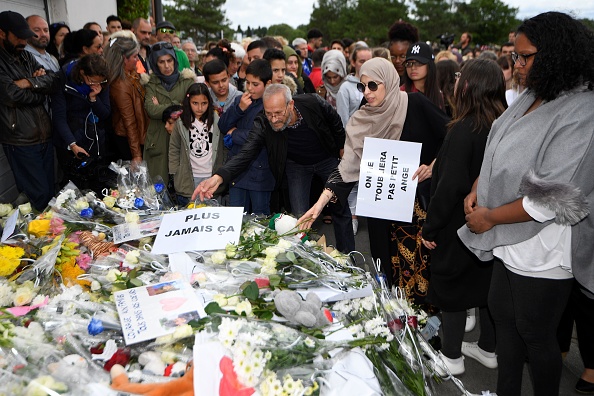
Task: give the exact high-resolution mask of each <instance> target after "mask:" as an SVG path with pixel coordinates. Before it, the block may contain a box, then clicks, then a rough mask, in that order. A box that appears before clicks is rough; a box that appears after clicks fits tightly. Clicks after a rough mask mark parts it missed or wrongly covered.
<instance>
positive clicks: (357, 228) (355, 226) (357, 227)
mask: <svg viewBox="0 0 594 396" xmlns="http://www.w3.org/2000/svg"><path fill="white" fill-rule="evenodd" d="M357 231H359V220H357V219H353V235H357Z"/></svg>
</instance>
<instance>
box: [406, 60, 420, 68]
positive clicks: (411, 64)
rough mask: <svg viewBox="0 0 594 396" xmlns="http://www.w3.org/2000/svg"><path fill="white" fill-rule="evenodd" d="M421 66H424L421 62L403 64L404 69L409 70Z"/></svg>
mask: <svg viewBox="0 0 594 396" xmlns="http://www.w3.org/2000/svg"><path fill="white" fill-rule="evenodd" d="M421 66H425V64H423V63H421V62H417V61H408V62H404V67H406V68H407V69H410V68H412V67H421Z"/></svg>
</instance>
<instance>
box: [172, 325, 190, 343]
mask: <svg viewBox="0 0 594 396" xmlns="http://www.w3.org/2000/svg"><path fill="white" fill-rule="evenodd" d="M192 334H194V329H192V326H190V325H189V324H185V325H181V326H177V328H176V329H175V331H174V332H173V338H174V339H180V338H186V337H190V336H191V335H192Z"/></svg>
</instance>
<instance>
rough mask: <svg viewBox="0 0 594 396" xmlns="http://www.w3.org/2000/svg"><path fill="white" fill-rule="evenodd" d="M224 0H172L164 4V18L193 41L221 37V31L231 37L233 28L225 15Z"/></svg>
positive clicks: (204, 40) (205, 40)
mask: <svg viewBox="0 0 594 396" xmlns="http://www.w3.org/2000/svg"><path fill="white" fill-rule="evenodd" d="M225 1H226V0H174V1H173V4H172V5H165V6H164V10H163V12H164V16H165V19H166V20H168V21H170V22H171V23H173V24H174V25H175V27H176V29H177V30H178V31H179V32H183V33H184V37H191V38H192V39H193V40H194V41H195V42H207V41H209V40H217V39H220V38H221V31H223V34H224V36H225V37H227V38H232V37H233V33H234V31H233V29H232V28H231V27H230V23H229V20H228V19H227V17H226V16H225V11H224V10H223V6H224V5H225Z"/></svg>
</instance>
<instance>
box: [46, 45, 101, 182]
mask: <svg viewBox="0 0 594 396" xmlns="http://www.w3.org/2000/svg"><path fill="white" fill-rule="evenodd" d="M108 75H109V70H108V68H107V64H106V63H105V60H104V59H103V57H102V56H101V55H98V54H90V55H85V56H83V57H82V58H80V59H79V60H76V61H72V62H70V63H68V64H67V65H64V66H63V67H62V71H61V77H62V89H61V90H60V91H59V92H57V93H55V94H53V95H52V96H51V105H52V125H53V130H54V145H55V146H56V153H57V156H58V161H59V163H60V165H61V166H62V168H63V170H64V174H65V179H64V180H65V181H68V179H70V180H72V181H73V182H74V183H75V184H76V185H77V187H79V188H81V189H84V188H93V189H95V187H97V188H98V190H99V191H100V190H101V188H102V187H101V186H98V185H95V183H94V182H93V181H92V180H87V179H85V178H84V177H83V176H84V175H83V174H82V173H81V172H80V171H79V169H77V167H78V165H80V160H85V159H93V161H94V162H96V161H97V160H98V159H102V158H103V156H104V155H105V154H106V152H107V150H106V146H105V122H106V121H107V120H108V119H109V117H110V115H111V106H110V102H109V86H108V85H107V78H108Z"/></svg>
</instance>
